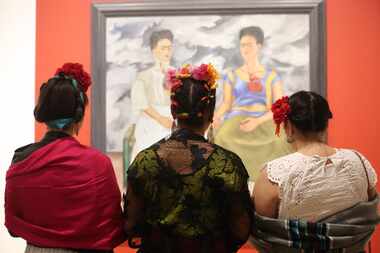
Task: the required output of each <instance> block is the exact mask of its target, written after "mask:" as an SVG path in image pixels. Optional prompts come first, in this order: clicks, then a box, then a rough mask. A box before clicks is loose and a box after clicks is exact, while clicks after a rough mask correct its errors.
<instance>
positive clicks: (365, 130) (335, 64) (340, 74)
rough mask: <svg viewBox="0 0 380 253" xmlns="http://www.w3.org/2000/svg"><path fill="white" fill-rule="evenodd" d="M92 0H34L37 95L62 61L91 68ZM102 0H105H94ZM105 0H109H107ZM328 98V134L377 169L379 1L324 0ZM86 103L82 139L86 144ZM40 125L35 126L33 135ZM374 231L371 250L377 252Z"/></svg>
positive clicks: (379, 246) (379, 154)
mask: <svg viewBox="0 0 380 253" xmlns="http://www.w3.org/2000/svg"><path fill="white" fill-rule="evenodd" d="M91 2H92V1H91V0H37V46H36V47H37V48H36V50H37V54H36V58H37V60H36V72H37V73H36V83H37V85H36V95H38V93H39V86H40V84H41V83H42V81H44V80H46V79H47V78H49V77H50V76H51V75H52V74H53V72H54V71H55V69H56V68H57V67H58V66H59V65H61V64H62V63H63V62H66V61H77V62H81V63H82V64H83V65H84V67H85V69H87V70H90V62H91V55H90V52H91V41H90V38H91V37H90V33H91V15H90V14H91V9H90V7H91ZM98 2H105V1H98ZM108 2H109V1H108ZM326 11H327V55H328V59H327V74H328V77H327V80H328V87H327V92H328V100H329V102H330V104H331V107H332V111H333V113H334V119H333V120H332V122H331V125H330V130H329V140H330V143H331V144H332V145H335V146H338V147H350V148H355V149H358V150H360V151H361V152H362V153H364V154H365V155H366V156H367V157H368V158H369V160H370V161H371V162H372V164H373V165H374V167H376V168H378V170H377V171H378V173H380V151H379V150H380V149H379V148H378V147H377V145H376V144H377V142H378V141H379V140H380V129H379V127H380V113H379V112H377V110H379V108H380V95H379V94H380V81H379V77H378V76H379V72H380V64H379V62H378V60H379V58H380V25H379V24H380V1H379V0H360V1H357V0H327V10H326ZM89 108H90V106H89V107H88V109H87V114H86V117H85V120H84V127H83V131H82V132H81V134H80V135H79V139H80V141H81V142H83V143H85V144H90V117H91V115H90V110H89ZM44 130H45V129H44V127H43V126H42V125H40V124H37V126H36V139H39V138H40V137H41V136H42V134H43V132H44ZM379 238H380V236H379V235H376V236H375V241H376V242H375V243H374V244H375V245H374V249H373V251H374V252H380V243H378V241H380V240H379Z"/></svg>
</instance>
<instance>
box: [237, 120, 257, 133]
mask: <svg viewBox="0 0 380 253" xmlns="http://www.w3.org/2000/svg"><path fill="white" fill-rule="evenodd" d="M260 123H261V121H260V120H259V119H258V118H247V119H244V120H242V121H241V122H240V130H241V131H243V132H251V131H253V130H255V129H256V127H257V126H258V125H260Z"/></svg>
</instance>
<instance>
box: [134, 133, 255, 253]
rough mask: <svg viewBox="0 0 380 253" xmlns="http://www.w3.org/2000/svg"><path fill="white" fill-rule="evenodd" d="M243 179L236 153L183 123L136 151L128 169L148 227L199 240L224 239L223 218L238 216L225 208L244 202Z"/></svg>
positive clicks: (225, 222) (225, 221)
mask: <svg viewBox="0 0 380 253" xmlns="http://www.w3.org/2000/svg"><path fill="white" fill-rule="evenodd" d="M247 180H248V174H247V172H246V170H245V168H244V166H243V164H242V162H241V160H240V158H238V157H237V156H236V155H235V154H233V153H232V152H229V151H227V150H224V149H222V148H221V147H219V146H217V145H213V144H211V143H209V142H207V141H206V140H205V139H204V138H203V137H202V136H200V135H197V134H194V133H191V132H190V131H188V130H186V129H181V130H178V131H176V132H174V133H173V134H172V135H171V137H170V138H167V139H164V140H162V141H160V142H158V143H157V144H155V145H153V146H151V147H150V148H148V149H146V150H145V151H143V152H141V153H140V154H139V155H138V156H137V157H136V159H135V161H134V163H133V164H132V165H131V167H130V169H129V172H128V182H129V183H130V186H129V187H132V188H133V192H136V195H140V196H141V197H143V199H144V206H145V213H144V218H145V222H146V223H147V224H148V226H149V227H151V228H152V229H153V230H157V229H158V230H159V231H160V232H159V233H160V234H161V236H162V234H165V236H172V237H173V240H174V241H175V240H180V241H181V242H182V241H183V240H184V238H186V239H185V240H195V241H199V242H200V243H203V244H205V243H206V244H207V243H210V244H213V242H218V243H221V244H224V243H226V241H228V240H229V239H230V238H228V237H229V234H230V228H231V224H230V223H229V221H230V220H231V219H234V218H235V219H239V217H238V216H236V217H231V215H232V212H231V209H234V208H236V210H239V208H241V209H242V210H243V211H249V208H250V200H249V194H248V190H247ZM242 203H243V204H242ZM234 205H235V206H234ZM242 205H245V206H244V208H243V207H242ZM231 207H232V208H231ZM127 214H128V213H127ZM247 221H248V222H249V218H248V219H247ZM245 225H246V224H245ZM248 227H249V225H248ZM243 230H244V229H243ZM239 232H240V231H239V228H237V230H236V231H234V233H237V234H238V233H239ZM243 233H244V231H243ZM200 239H201V240H200ZM202 239H204V240H202ZM211 247H213V246H211ZM221 252H223V251H221Z"/></svg>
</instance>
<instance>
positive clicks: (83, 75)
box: [55, 62, 92, 92]
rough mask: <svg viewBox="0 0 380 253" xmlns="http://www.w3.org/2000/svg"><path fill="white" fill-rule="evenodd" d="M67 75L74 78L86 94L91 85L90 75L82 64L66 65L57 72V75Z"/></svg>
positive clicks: (69, 63)
mask: <svg viewBox="0 0 380 253" xmlns="http://www.w3.org/2000/svg"><path fill="white" fill-rule="evenodd" d="M62 74H64V75H66V76H70V77H72V78H74V79H75V80H76V81H78V83H79V85H80V86H81V87H82V89H83V91H84V92H86V91H87V90H88V87H90V85H91V83H92V82H91V77H90V75H89V74H88V73H87V72H86V71H85V70H84V69H83V65H82V64H80V63H71V62H68V63H65V64H63V66H62V67H60V68H58V69H57V70H56V71H55V75H62Z"/></svg>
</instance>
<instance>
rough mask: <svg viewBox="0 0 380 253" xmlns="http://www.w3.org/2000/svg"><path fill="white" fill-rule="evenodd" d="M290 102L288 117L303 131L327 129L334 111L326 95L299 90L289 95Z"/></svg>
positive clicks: (312, 131)
mask: <svg viewBox="0 0 380 253" xmlns="http://www.w3.org/2000/svg"><path fill="white" fill-rule="evenodd" d="M289 104H290V108H291V112H290V114H289V115H288V119H289V121H290V122H291V123H292V124H293V125H294V126H295V127H296V128H297V129H298V130H300V131H301V132H302V133H305V134H308V133H318V132H322V131H324V130H326V128H327V124H328V120H329V119H331V118H332V113H331V111H330V108H329V104H328V102H327V101H326V99H325V98H324V97H322V96H321V95H319V94H317V93H315V92H312V91H299V92H296V93H294V94H293V95H291V96H290V97H289Z"/></svg>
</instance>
